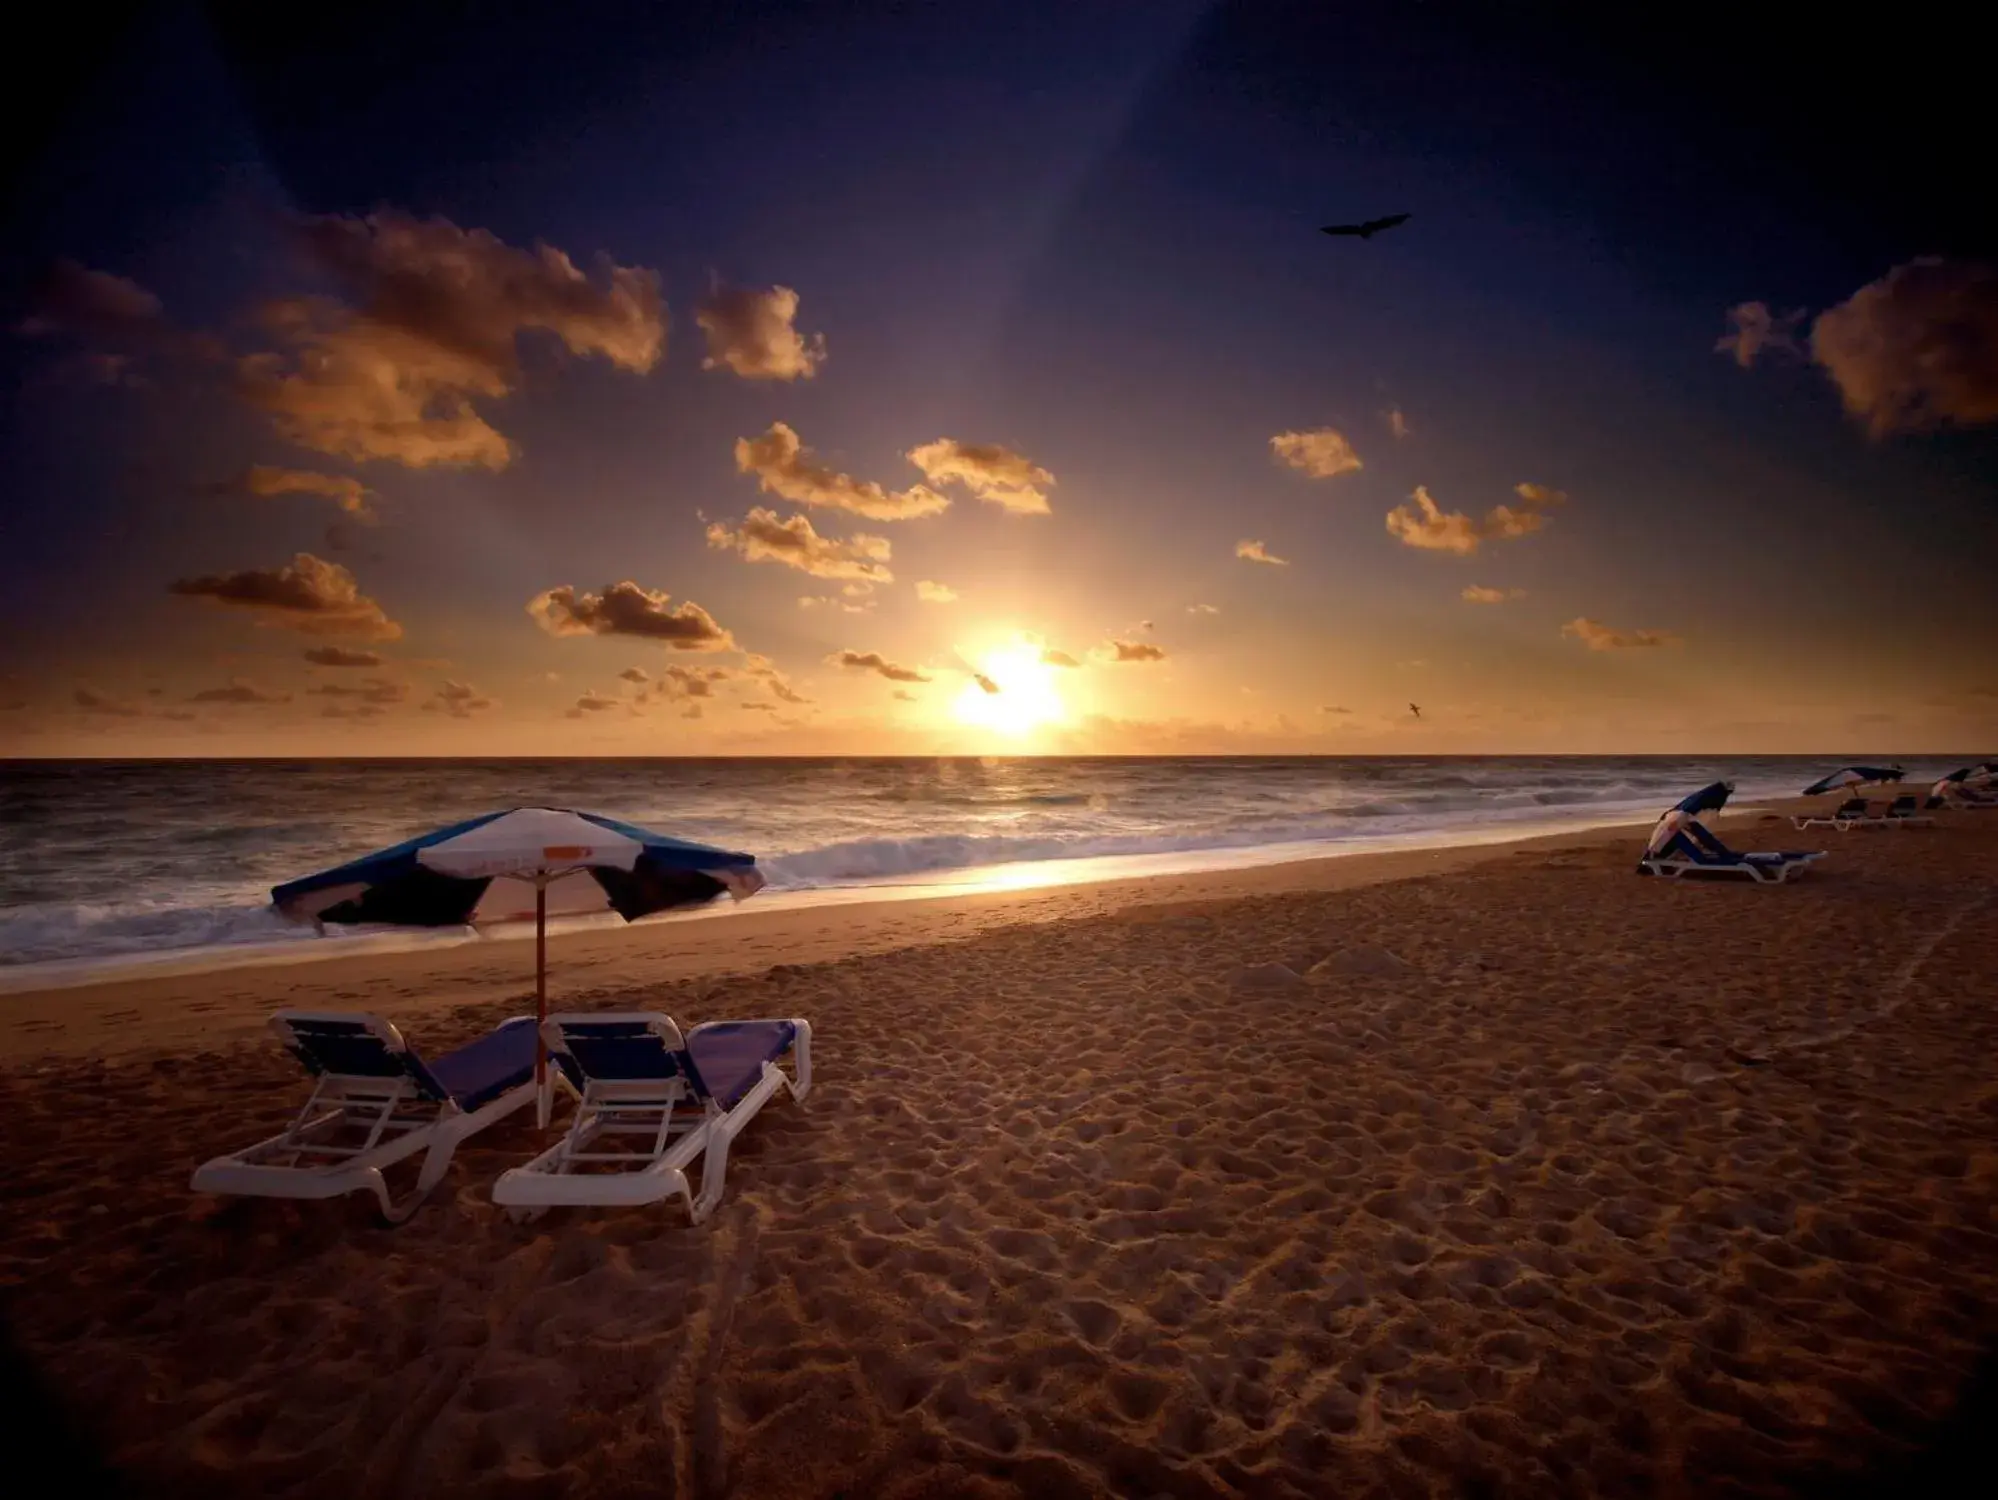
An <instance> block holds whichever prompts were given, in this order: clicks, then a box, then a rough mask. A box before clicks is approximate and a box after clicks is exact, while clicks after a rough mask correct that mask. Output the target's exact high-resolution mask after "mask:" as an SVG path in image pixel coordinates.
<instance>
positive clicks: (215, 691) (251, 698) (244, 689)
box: [187, 677, 291, 704]
mask: <svg viewBox="0 0 1998 1500" xmlns="http://www.w3.org/2000/svg"><path fill="white" fill-rule="evenodd" d="M187 701H188V702H189V703H232V704H251V703H289V702H291V694H290V693H277V692H270V691H268V690H266V689H264V688H260V687H258V686H257V685H256V684H255V683H254V682H245V681H244V680H243V679H242V678H240V677H236V678H232V679H231V680H230V682H229V685H228V686H227V687H212V688H203V689H202V690H201V691H200V692H198V693H191V694H189V695H188V699H187Z"/></svg>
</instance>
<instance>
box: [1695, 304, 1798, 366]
mask: <svg viewBox="0 0 1998 1500" xmlns="http://www.w3.org/2000/svg"><path fill="white" fill-rule="evenodd" d="M1803 321H1804V309H1803V308H1801V307H1799V308H1797V309H1795V310H1794V311H1792V312H1787V313H1784V314H1783V315H1782V316H1780V317H1778V316H1777V315H1776V314H1775V313H1773V312H1771V311H1770V310H1769V304H1768V303H1766V302H1744V303H1742V304H1741V305H1740V306H1739V307H1730V308H1729V309H1728V310H1727V324H1728V328H1727V332H1726V333H1725V334H1723V335H1722V336H1721V340H1720V342H1719V343H1717V344H1715V345H1714V353H1716V354H1727V355H1732V356H1733V358H1734V362H1735V363H1736V364H1738V365H1740V366H1741V367H1742V369H1744V370H1746V369H1747V368H1748V367H1749V366H1750V365H1752V364H1754V363H1755V361H1756V358H1757V357H1758V356H1759V355H1761V354H1762V352H1763V351H1764V350H1766V349H1774V350H1777V351H1779V352H1781V353H1784V354H1794V355H1796V356H1797V357H1799V358H1802V357H1803V353H1804V351H1803V350H1802V349H1801V348H1799V347H1798V345H1797V325H1798V324H1800V323H1802V322H1803Z"/></svg>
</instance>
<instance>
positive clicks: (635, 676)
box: [617, 667, 652, 682]
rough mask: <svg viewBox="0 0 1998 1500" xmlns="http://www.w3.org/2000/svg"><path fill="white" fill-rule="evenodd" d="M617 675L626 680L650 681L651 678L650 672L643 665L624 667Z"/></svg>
mask: <svg viewBox="0 0 1998 1500" xmlns="http://www.w3.org/2000/svg"><path fill="white" fill-rule="evenodd" d="M617 675H618V676H620V677H622V678H623V679H624V680H625V681H626V682H650V681H651V680H652V674H651V673H650V672H648V671H646V670H645V668H643V667H626V668H625V669H624V670H623V671H622V672H620V673H618V674H617Z"/></svg>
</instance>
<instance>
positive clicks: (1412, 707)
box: [1408, 703, 1422, 719]
mask: <svg viewBox="0 0 1998 1500" xmlns="http://www.w3.org/2000/svg"><path fill="white" fill-rule="evenodd" d="M1408 711H1409V712H1410V713H1412V714H1414V715H1415V716H1416V718H1418V719H1419V718H1421V717H1422V710H1421V708H1420V707H1418V706H1417V705H1416V704H1413V703H1411V704H1409V705H1408Z"/></svg>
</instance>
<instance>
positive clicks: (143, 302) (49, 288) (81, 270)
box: [17, 260, 166, 344]
mask: <svg viewBox="0 0 1998 1500" xmlns="http://www.w3.org/2000/svg"><path fill="white" fill-rule="evenodd" d="M165 328H166V316H165V313H164V310H163V309H162V308H161V306H160V299H159V298H158V297H156V296H154V295H153V294H152V293H151V292H149V291H147V290H146V289H145V288H144V287H142V286H140V285H139V284H138V283H137V282H136V281H131V280H128V279H127V278H125V277H123V276H114V275H112V274H111V273H110V272H109V271H93V270H91V269H90V268H89V267H88V266H84V265H79V264H78V263H77V262H75V261H73V260H59V261H57V262H56V263H55V264H54V265H53V266H52V267H51V268H50V269H49V274H48V276H47V278H46V279H45V280H44V281H43V282H42V285H41V287H40V289H39V291H38V293H37V295H36V297H35V304H34V311H33V312H31V313H29V314H28V316H27V317H26V318H24V319H23V320H22V321H21V322H20V324H19V325H17V331H18V332H20V333H23V334H26V335H28V336H29V337H31V338H47V337H51V336H54V335H67V336H69V337H72V338H78V339H83V340H86V341H88V342H101V343H111V344H131V343H139V342H145V341H148V340H151V339H153V338H156V337H158V336H159V335H160V334H161V333H162V332H163V331H164V330H165Z"/></svg>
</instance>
